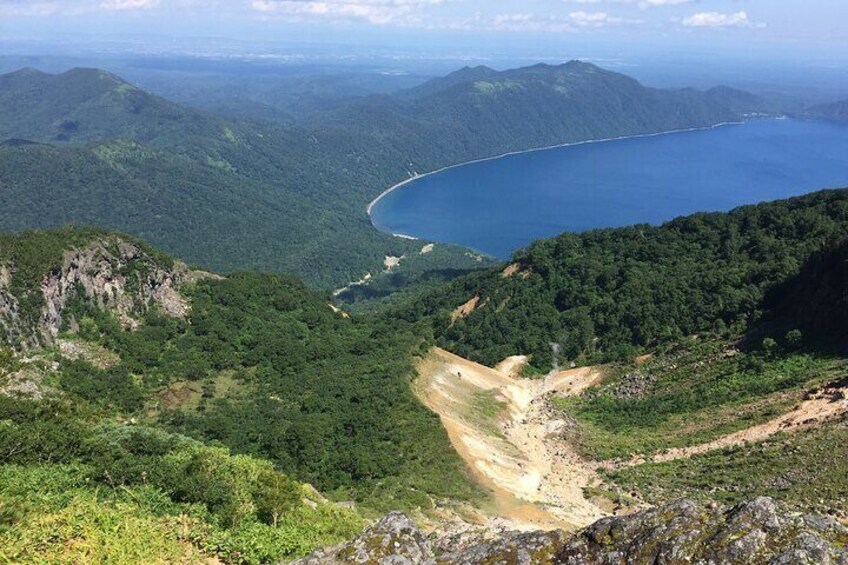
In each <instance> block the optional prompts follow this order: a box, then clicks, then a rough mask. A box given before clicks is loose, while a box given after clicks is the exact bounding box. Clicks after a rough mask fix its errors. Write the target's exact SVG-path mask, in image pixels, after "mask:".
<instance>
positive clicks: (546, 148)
mask: <svg viewBox="0 0 848 565" xmlns="http://www.w3.org/2000/svg"><path fill="white" fill-rule="evenodd" d="M744 123H745V122H744V121H741V122H721V123H718V124H714V125H711V126H702V127H694V128H683V129H673V130H668V131H658V132H654V133H638V134H634V135H621V136H618V137H605V138H602V139H587V140H584V141H569V142H568V143H558V144H556V145H545V146H542V147H533V148H531V149H522V150H520V151H508V152H506V153H501V154H500V155H494V156H492V157H482V158H480V159H472V160H470V161H463V162H461V163H456V164H453V165H448V166H446V167H442V168H440V169H436V170H435V171H430V172H427V173H422V174H418V173H416V174H415V175H413V176H411V177H409V178H408V179H406V180H403V181H401V182H399V183H397V184H395V185H392V186H390V187H389V188H387V189H386V190H384V191H383V192H381V193H380V194H379V195H378V196H377V198H375V199H374V200H372V201H371V202H369V203H368V206H366V207H365V213H366V214H368V218H369V219H370V220H371V225H372V226H374V227H375V228H376V227H377V226H376V224H374V218H372V217H371V211H372V210H373V209H374V206H375V205H376V204H377V203H378V202H379V201H380V200H382V199H383V198H385V197H386V196H387V195H389V194H391V193H392V192H394V191H395V190H397V189H399V188H402V187H404V186H406V185H407V184H409V183H411V182H413V181H416V180H420V179H422V178H424V177H429V176H431V175H437V174H439V173H443V172H445V171H449V170H451V169H456V168H458V167H464V166H465V165H472V164H474V163H484V162H486V161H494V160H495V159H503V158H504V157H510V156H512V155H522V154H524V153H536V152H537V151H549V150H551V149H560V148H563V147H574V146H577V145H588V144H590V143H605V142H608V141H622V140H624V139H640V138H643V137H658V136H660V135H671V134H675V133H685V132H690V131H705V130H711V129H715V128H719V127H724V126H738V125H742V124H744ZM378 229H379V228H378ZM392 235H394V236H395V237H410V236H404V235H401V234H392Z"/></svg>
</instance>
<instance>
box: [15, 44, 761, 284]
mask: <svg viewBox="0 0 848 565" xmlns="http://www.w3.org/2000/svg"><path fill="white" fill-rule="evenodd" d="M763 107H764V103H763V102H762V101H761V100H760V99H759V98H757V97H755V96H752V95H750V94H747V93H744V92H740V91H736V90H733V89H728V88H716V89H712V90H709V91H706V92H701V91H696V90H691V89H683V90H658V89H652V88H646V87H644V86H642V85H640V84H639V83H638V82H637V81H635V80H633V79H631V78H629V77H626V76H624V75H621V74H618V73H614V72H610V71H606V70H603V69H601V68H599V67H596V66H594V65H591V64H588V63H581V62H576V61H572V62H570V63H566V64H563V65H559V66H549V65H536V66H533V67H527V68H523V69H515V70H510V71H503V72H498V71H494V70H492V69H488V68H486V67H476V68H473V69H470V68H466V69H462V70H460V71H457V72H455V73H453V74H451V75H448V76H446V77H443V78H439V79H435V80H432V81H430V82H427V83H425V84H423V85H421V86H418V87H416V88H413V89H410V90H406V91H402V92H400V93H398V94H395V95H374V96H368V97H364V98H361V99H358V100H355V101H352V102H351V103H350V104H347V105H345V106H343V107H341V108H339V107H337V104H334V105H333V107H331V108H328V109H327V110H326V111H324V112H317V113H315V114H314V115H312V116H311V117H310V118H309V119H308V120H306V121H305V122H304V123H302V124H299V125H298V126H296V127H294V126H292V127H284V126H282V125H280V124H270V123H260V122H239V121H233V120H228V119H224V118H222V117H219V116H216V115H213V114H210V113H207V112H202V111H198V110H194V109H191V108H187V107H184V106H180V105H177V104H174V103H172V102H169V101H167V100H164V99H162V98H160V97H157V96H154V95H152V94H149V93H147V92H144V91H142V90H140V89H138V88H135V87H134V86H132V85H130V84H128V83H126V82H125V81H123V80H121V79H120V78H118V77H116V76H115V75H112V74H110V73H107V72H104V71H99V70H94V69H74V70H71V71H68V72H65V73H62V74H59V75H48V74H45V73H41V72H39V71H35V70H32V69H24V70H21V71H17V72H14V73H10V74H7V75H4V76H2V77H0V141H2V139H6V140H7V141H6V142H4V143H3V144H2V146H0V152H2V159H0V184H2V187H3V191H4V196H6V198H5V200H6V201H7V202H9V205H7V206H5V207H4V209H3V210H2V212H0V229H7V230H20V229H25V228H30V227H50V226H56V225H62V224H66V223H84V224H96V225H100V226H105V227H110V228H115V229H121V230H124V231H126V232H128V233H131V234H134V235H138V236H141V237H144V238H146V239H148V240H150V241H151V242H152V243H154V244H155V245H157V246H159V247H161V248H163V249H165V250H166V251H169V252H172V253H176V254H178V255H180V256H182V257H184V258H186V259H187V260H189V261H190V262H192V263H196V264H198V265H201V266H204V267H209V268H214V269H217V270H223V271H227V270H232V269H244V268H255V269H262V270H271V271H287V272H293V273H296V274H298V275H300V276H303V277H304V278H306V279H307V280H308V281H310V282H311V283H313V284H317V285H320V286H324V287H333V286H341V285H343V284H345V283H347V282H349V281H351V280H356V279H359V278H360V277H361V276H362V275H363V274H364V273H366V272H372V273H374V272H377V271H378V270H380V269H381V268H382V267H381V265H382V262H383V259H384V257H385V256H386V255H395V256H401V255H403V254H404V253H412V252H417V251H418V250H419V249H420V247H421V244H420V243H416V242H410V241H405V240H399V239H398V238H392V237H389V236H387V235H385V234H381V233H379V232H377V231H376V230H375V229H374V228H373V227H372V226H371V225H370V222H369V221H368V218H367V217H366V216H365V214H364V208H365V205H366V204H367V202H368V201H369V200H371V199H372V198H374V197H375V196H376V195H377V194H378V193H379V192H380V191H382V190H383V189H384V188H386V187H387V186H390V185H392V184H394V183H396V182H398V181H400V180H403V179H405V178H407V177H408V176H409V175H411V174H413V173H415V172H418V173H421V172H425V171H429V170H433V169H436V168H439V167H442V166H445V165H450V164H454V163H459V162H463V161H467V160H470V159H476V158H481V157H488V156H492V155H497V154H500V153H504V152H506V151H514V150H522V149H529V148H533V147H538V146H546V145H553V144H558V143H566V142H573V141H580V140H587V139H597V138H605V137H615V136H621V135H631V134H641V133H651V132H659V131H665V130H671V129H680V128H689V127H703V126H709V125H713V124H715V123H718V122H724V121H732V120H739V119H741V118H742V116H743V115H744V114H746V113H749V112H756V111H760V110H762V109H763ZM27 142H37V143H40V144H47V145H35V144H32V143H27ZM60 171H61V172H63V174H59V172H60ZM65 173H67V174H65ZM441 257H442V260H441V263H440V265H439V267H440V268H451V269H467V268H470V267H473V266H477V265H478V263H475V262H473V261H471V260H470V259H469V258H467V257H466V256H465V253H464V251H462V250H459V249H456V250H455V251H453V252H452V254H451V257H452V258H451V259H448V260H445V255H444V254H442V256H441Z"/></svg>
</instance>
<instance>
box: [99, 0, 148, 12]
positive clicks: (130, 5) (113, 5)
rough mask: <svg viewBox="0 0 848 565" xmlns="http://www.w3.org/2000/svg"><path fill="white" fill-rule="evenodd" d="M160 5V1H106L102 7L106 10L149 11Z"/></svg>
mask: <svg viewBox="0 0 848 565" xmlns="http://www.w3.org/2000/svg"><path fill="white" fill-rule="evenodd" d="M158 5H159V0H104V1H103V2H102V3H101V4H100V7H101V8H103V9H105V10H149V9H150V8H155V7H156V6H158Z"/></svg>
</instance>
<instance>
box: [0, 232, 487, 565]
mask: <svg viewBox="0 0 848 565" xmlns="http://www.w3.org/2000/svg"><path fill="white" fill-rule="evenodd" d="M121 237H122V236H118V235H114V234H106V233H104V232H101V231H97V230H76V229H71V228H68V229H65V230H61V231H56V232H48V233H39V232H34V233H27V234H24V235H19V236H3V240H2V242H3V247H2V251H0V253H2V255H0V258H2V262H0V265H3V266H4V267H10V269H9V272H10V273H11V275H10V279H9V280H6V281H4V282H3V287H2V288H0V290H2V291H3V292H4V293H7V294H5V295H3V296H4V299H5V296H6V295H8V293H9V292H10V291H11V296H12V297H16V296H18V294H17V293H23V295H22V296H30V297H33V305H36V303H35V300H34V298H35V297H37V296H40V293H37V292H34V290H35V287H34V285H33V283H34V282H35V281H40V280H42V279H43V277H44V276H45V275H46V274H47V273H50V272H60V271H59V267H60V266H61V264H62V261H63V256H64V254H65V250H67V249H71V248H74V247H80V248H86V247H87V246H90V245H91V244H92V243H96V244H97V245H98V246H106V247H107V248H108V246H110V245H115V246H120V245H121ZM115 256H116V257H118V256H119V254H118V252H117V250H116V255H115ZM136 263H139V264H136ZM19 265H20V266H21V268H20V270H18V269H17V267H18V266H19ZM171 265H172V262H171V260H170V259H167V258H165V257H161V256H159V255H158V254H156V253H155V252H151V255H149V256H146V255H144V254H142V255H141V257H140V258H136V259H133V260H130V261H128V262H127V263H126V264H122V266H121V268H122V269H123V271H126V273H125V274H127V273H136V274H138V275H140V276H142V278H143V275H144V273H145V272H146V270H147V269H152V268H156V269H161V268H165V269H167V268H169V267H170V266H171ZM81 268H82V269H83V270H84V269H85V268H88V267H86V266H85V265H82V266H81ZM91 268H98V267H97V266H96V265H95V266H94V267H91ZM91 274H92V273H87V272H81V273H80V275H91ZM19 275H20V276H21V277H22V282H21V281H16V277H17V276H19ZM132 278H133V277H129V279H128V281H129V280H131V279H132ZM140 291H141V289H139V288H136V287H134V286H133V285H131V284H129V282H128V283H127V285H126V288H125V292H127V293H136V292H140ZM180 292H182V293H184V294H185V296H186V298H187V299H188V300H189V302H190V304H191V311H190V314H189V315H188V317H187V318H185V319H183V318H179V317H169V316H166V315H165V314H164V312H162V311H160V309H159V308H158V307H156V306H155V304H156V303H153V304H154V305H153V306H151V307H148V308H146V309H140V310H139V311H135V310H134V311H133V316H134V317H135V318H136V319H137V321H138V325H137V327H136V325H131V326H127V325H122V323H121V320H120V319H119V316H118V314H117V312H114V311H110V310H108V309H103V308H104V307H103V304H99V303H98V302H97V301H96V300H92V299H91V297H89V296H87V295H86V294H85V293H84V292H82V291H81V290H80V291H79V292H77V293H73V292H69V294H68V295H66V296H65V299H66V302H65V306H64V310H63V312H62V319H63V322H64V328H63V330H64V331H65V332H66V333H64V334H63V335H61V336H60V338H61V340H62V343H64V344H68V343H71V344H72V349H73V351H75V352H76V354H75V355H73V357H75V358H74V359H70V358H67V357H63V356H62V354H60V352H59V351H57V350H54V349H50V348H42V349H37V350H33V351H18V352H13V351H12V350H8V349H3V350H0V454H2V465H0V501H2V502H0V548H2V550H0V561H10V562H15V563H19V562H20V563H29V562H32V563H36V562H40V561H39V559H41V560H43V559H47V560H48V561H51V562H52V561H56V562H68V563H73V562H78V561H79V560H81V559H84V558H83V557H81V556H86V557H85V559H87V558H89V557H90V558H91V559H100V560H103V561H110V562H117V563H136V562H140V561H145V562H147V561H152V562H155V561H157V560H158V561H168V562H171V561H185V562H200V561H202V560H203V559H205V558H207V557H209V556H215V557H217V558H218V559H220V560H222V561H224V562H226V563H267V562H276V561H279V560H280V559H289V558H293V557H297V556H300V555H303V554H305V553H308V552H309V551H311V550H313V549H315V548H316V547H318V546H325V545H328V544H332V543H335V542H337V541H340V540H342V539H345V538H349V537H351V536H353V535H354V534H355V533H357V531H358V530H359V528H360V527H361V525H362V517H361V516H362V515H367V516H372V515H374V514H376V513H377V512H383V511H386V510H389V509H405V510H408V511H416V510H420V511H427V510H429V509H431V508H433V507H434V505H435V504H436V503H437V502H440V501H442V500H444V499H454V500H457V499H459V500H468V499H471V498H473V497H476V496H480V495H481V493H479V492H478V491H477V490H476V489H475V487H473V486H472V483H471V481H470V480H469V479H468V478H467V477H466V475H465V468H464V466H463V464H462V462H461V460H460V459H459V457H458V456H457V455H456V454H455V453H454V452H453V451H452V449H451V447H450V443H449V441H448V439H447V436H446V434H445V431H444V430H443V429H442V427H441V425H440V423H439V420H438V418H437V417H436V416H435V415H433V414H432V413H430V412H429V411H427V410H426V409H425V408H424V407H423V406H422V405H421V404H420V403H419V402H418V401H417V399H416V398H415V397H414V395H413V393H412V391H411V388H410V386H409V382H410V379H411V378H412V377H413V375H414V371H413V361H414V355H416V354H417V353H418V352H421V351H425V350H426V349H427V347H428V346H429V345H428V344H429V343H430V342H431V336H429V332H428V329H427V327H426V325H424V324H410V323H407V322H403V321H399V322H393V321H389V320H380V319H349V318H346V317H343V316H342V315H340V314H339V313H337V312H335V311H333V310H332V309H331V308H330V304H329V297H328V296H327V295H326V294H325V293H321V292H316V291H313V290H310V289H308V288H307V287H306V286H305V285H304V284H303V283H301V282H299V281H297V280H295V279H292V278H289V277H285V276H281V275H264V274H258V273H237V274H233V275H231V276H230V277H228V278H226V279H217V278H206V279H203V280H200V281H198V282H194V283H191V284H185V285H183V286H182V287H180ZM42 300H43V299H42ZM4 315H7V314H4ZM5 321H6V320H4V323H5ZM6 337H7V338H9V339H12V341H14V336H11V335H10V336H6ZM12 345H14V346H19V345H21V344H19V343H12ZM93 363H97V366H95V365H94V364H93ZM21 379H23V380H24V381H29V382H30V384H31V388H30V390H32V391H35V392H37V394H35V395H34V396H28V395H27V394H24V395H20V394H18V393H16V392H11V391H16V390H23V389H18V388H15V387H12V388H5V387H7V386H8V385H9V384H13V383H15V382H20V381H21ZM305 482H308V483H311V484H312V485H314V486H315V487H317V488H319V489H321V490H322V491H324V492H325V493H326V494H327V495H328V496H329V497H330V498H333V499H335V500H339V501H342V500H343V501H354V502H356V508H357V510H356V511H354V510H349V509H345V508H342V507H340V506H336V505H335V504H333V503H330V502H328V501H326V500H325V499H324V498H323V497H322V496H321V495H319V494H318V492H317V491H316V490H314V488H313V487H311V486H304V484H303V483H305Z"/></svg>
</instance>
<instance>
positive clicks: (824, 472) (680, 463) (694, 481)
mask: <svg viewBox="0 0 848 565" xmlns="http://www.w3.org/2000/svg"><path fill="white" fill-rule="evenodd" d="M846 458H848V426H846V424H845V422H844V421H843V422H832V423H830V424H826V425H823V426H821V427H817V428H813V429H810V430H805V431H798V432H795V433H793V434H778V435H775V436H772V437H771V438H769V439H768V440H766V441H764V442H760V443H756V444H751V445H744V446H740V447H736V448H733V449H727V450H720V451H714V452H710V453H707V454H703V455H696V456H694V457H692V458H691V459H678V460H675V461H669V462H665V463H646V464H643V465H639V466H636V467H631V468H629V469H622V470H619V471H615V472H613V473H611V474H610V479H611V480H613V481H614V482H615V483H617V484H618V485H619V486H620V487H621V488H623V489H625V490H637V491H638V492H639V493H640V494H641V495H642V497H643V498H645V499H647V500H648V501H649V502H651V503H657V502H660V501H664V500H675V499H678V498H680V497H683V496H686V497H697V498H701V499H712V500H717V501H719V502H722V503H726V504H736V503H739V502H741V501H743V500H750V499H751V498H752V497H754V496H771V497H773V498H775V499H777V500H779V501H781V502H783V503H785V504H787V505H788V506H789V507H790V508H794V509H797V510H799V511H803V512H810V511H816V512H821V513H824V514H833V515H836V516H841V517H842V518H843V519H844V518H845V517H846V516H848V503H847V502H846V501H848V467H846V465H845V460H846Z"/></svg>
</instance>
